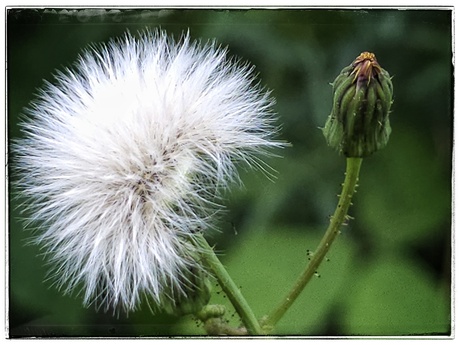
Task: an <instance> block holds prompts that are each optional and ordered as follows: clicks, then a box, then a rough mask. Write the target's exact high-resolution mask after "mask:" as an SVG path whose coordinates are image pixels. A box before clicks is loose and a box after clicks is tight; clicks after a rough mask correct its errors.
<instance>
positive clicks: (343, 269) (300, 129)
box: [7, 8, 453, 337]
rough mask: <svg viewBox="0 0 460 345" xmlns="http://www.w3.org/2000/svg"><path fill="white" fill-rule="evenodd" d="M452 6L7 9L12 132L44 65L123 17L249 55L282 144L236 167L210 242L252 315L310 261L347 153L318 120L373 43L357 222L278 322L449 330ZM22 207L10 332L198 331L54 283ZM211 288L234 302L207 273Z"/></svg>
mask: <svg viewBox="0 0 460 345" xmlns="http://www.w3.org/2000/svg"><path fill="white" fill-rule="evenodd" d="M451 16H452V11H451V10H450V9H446V10H403V11H402V10H396V9H395V10H390V9H370V10H345V9H307V10H301V9H278V10H268V9H262V8H260V9H252V10H233V9H225V10H224V9H222V10H217V9H212V10H211V9H164V10H160V9H127V10H123V9H112V10H110V9H92V10H85V9H78V10H65V9H62V8H61V9H54V10H53V9H48V10H42V9H40V10H39V9H9V10H8V11H7V58H8V61H7V68H8V85H7V91H8V94H7V97H8V135H9V137H10V138H13V137H16V136H18V135H20V134H19V131H18V119H19V115H20V113H21V111H22V109H23V108H24V107H25V106H27V104H28V102H30V101H31V100H32V99H33V97H34V93H35V92H36V89H37V88H38V87H40V86H41V85H42V83H43V80H44V79H48V80H49V79H51V77H52V74H53V73H54V71H55V70H56V69H62V68H64V67H66V66H69V65H70V64H71V63H72V62H73V61H74V60H75V59H76V58H77V56H78V54H79V52H80V51H81V49H82V48H85V47H87V45H88V44H90V43H94V42H101V41H107V40H108V39H109V38H111V37H114V36H120V35H122V34H123V33H124V32H125V31H126V30H127V29H129V30H130V31H131V32H133V33H136V32H137V31H138V30H142V29H144V28H145V27H150V28H157V27H161V28H163V29H165V30H167V31H168V32H169V33H171V34H173V35H175V36H176V37H179V36H180V34H181V33H182V32H183V31H184V30H187V29H189V30H190V33H191V36H192V38H197V39H202V40H204V41H206V40H208V39H216V40H217V42H218V43H220V44H221V45H223V46H228V49H229V52H230V54H231V55H236V56H238V57H240V58H242V59H243V60H248V61H250V62H251V63H253V64H254V65H255V66H256V72H257V73H258V75H259V78H260V80H261V82H262V84H263V85H266V86H267V87H268V88H269V89H271V90H273V96H274V97H275V98H276V100H277V104H276V111H277V112H278V114H279V124H281V125H282V127H283V130H282V133H281V139H283V140H286V141H288V142H290V143H292V147H289V148H286V149H284V150H283V151H282V152H280V153H281V154H282V156H283V158H272V159H270V160H269V161H268V163H269V164H271V165H272V166H273V167H274V168H275V169H276V170H277V171H278V174H277V179H276V180H275V181H274V182H268V181H267V179H266V178H265V176H264V175H263V174H262V173H260V172H255V173H254V172H253V171H246V170H245V169H241V176H242V179H243V182H244V187H243V188H239V187H238V186H235V188H234V189H233V190H231V191H230V192H228V193H227V194H226V197H227V200H228V201H227V204H226V206H227V209H228V211H227V212H226V213H225V214H223V215H222V217H221V220H220V223H219V227H220V229H221V232H213V233H212V234H210V236H209V241H210V242H211V243H213V244H214V243H215V244H216V245H217V248H218V250H219V252H220V253H222V255H221V258H222V261H223V263H224V264H225V265H226V267H227V268H228V271H229V272H230V274H231V275H232V276H233V278H234V280H235V281H236V283H237V284H238V285H240V286H241V289H242V292H243V294H244V295H245V297H246V298H247V299H248V301H249V303H250V304H251V306H253V308H254V311H255V313H256V314H257V316H258V317H262V316H263V315H265V314H266V313H268V312H269V311H270V310H271V309H272V308H273V307H274V306H275V305H276V304H277V303H278V302H279V301H280V299H281V298H282V297H283V296H284V294H285V293H286V292H287V291H288V289H289V288H290V287H291V285H292V283H293V282H294V280H295V279H296V277H297V275H298V274H299V273H300V272H301V271H302V269H303V267H304V266H305V265H306V264H307V262H308V261H307V255H306V252H307V250H308V249H309V250H314V249H315V247H316V245H317V244H318V242H319V240H320V238H321V235H322V233H323V232H324V230H325V228H326V226H327V224H328V216H329V215H331V214H332V212H333V211H334V209H335V206H336V202H337V197H336V194H338V193H339V192H340V184H341V183H342V179H343V172H344V168H345V162H344V159H343V158H342V157H340V156H339V155H338V154H337V153H336V152H334V151H333V150H332V149H330V148H328V147H327V146H326V144H325V140H324V138H323V136H322V133H321V131H320V130H319V129H318V127H321V126H323V125H324V124H325V121H326V118H327V116H328V114H329V112H330V109H331V106H332V93H331V86H330V85H329V83H330V82H332V81H333V80H334V78H335V77H336V75H337V74H338V73H339V72H340V70H341V69H342V68H343V67H345V66H346V65H348V64H350V63H351V62H352V61H353V59H354V58H355V57H356V56H358V55H359V54H360V53H361V52H362V51H371V52H374V53H375V54H376V56H377V59H378V61H379V62H380V64H381V65H382V67H383V68H385V69H386V70H387V71H388V72H389V73H390V74H391V75H392V76H394V78H393V83H394V89H395V95H394V98H395V103H394V106H393V112H392V115H391V125H392V128H393V132H392V135H391V138H390V141H389V144H388V146H387V147H386V148H385V149H384V150H382V151H379V152H377V153H375V154H374V155H372V156H371V157H369V158H366V159H365V161H364V164H363V167H362V172H361V179H360V187H359V190H358V193H357V194H356V195H355V198H354V206H353V207H352V208H351V210H350V214H351V215H352V216H353V217H355V220H353V221H352V222H351V223H350V224H349V225H348V226H347V227H345V228H344V229H343V231H342V235H341V236H339V238H338V239H337V241H336V242H335V243H334V246H333V247H332V249H331V251H330V253H329V254H328V261H326V262H324V263H323V264H322V265H321V267H320V269H319V273H320V277H319V278H315V279H313V281H312V282H311V283H310V284H309V285H308V286H307V288H306V289H305V291H304V292H303V294H302V295H301V298H300V299H299V300H298V301H297V302H296V303H295V304H294V306H293V307H292V308H291V309H290V310H289V312H288V313H287V314H286V315H285V317H284V318H283V319H282V320H281V321H280V323H279V325H278V327H277V329H276V334H289V335H305V336H321V335H323V336H324V335H328V336H340V335H425V334H429V335H446V334H450V332H451V315H450V312H451V297H452V296H451V171H452V143H453V140H452V133H453V67H452V17H451ZM11 178H14V176H11ZM11 194H14V190H11ZM17 207H18V205H17V203H16V202H14V201H10V208H9V212H10V214H9V219H10V223H9V224H10V226H9V290H8V291H9V307H8V308H9V331H10V336H12V337H19V336H113V337H117V336H158V335H163V336H164V335H202V334H203V329H202V328H201V327H200V326H199V325H198V324H197V323H196V322H195V321H194V320H193V318H192V317H185V318H183V319H175V318H173V317H170V316H165V315H156V316H153V315H151V313H150V311H149V309H148V307H147V306H143V308H142V310H141V311H139V312H135V313H132V314H130V316H129V317H128V318H127V317H125V316H124V315H120V317H119V318H116V317H113V316H112V314H111V313H108V314H105V313H103V312H102V311H100V312H96V311H95V310H94V309H93V308H92V307H90V308H88V309H86V308H84V307H82V306H81V299H80V297H79V296H76V297H75V296H70V297H69V296H62V295H61V294H60V293H59V292H58V291H56V290H55V288H54V287H50V286H51V283H50V282H44V277H45V274H46V270H47V269H46V267H44V260H43V258H42V257H41V256H39V253H40V251H39V248H37V247H34V246H26V245H25V244H26V241H27V238H28V236H29V235H30V234H29V233H27V232H26V231H23V225H22V223H21V222H20V220H19V212H18V211H19V210H18V208H17ZM212 302H216V303H224V304H226V305H228V302H227V300H226V298H225V296H223V293H222V292H221V290H220V289H219V288H217V287H216V288H215V290H214V292H213V297H212ZM228 309H229V312H228V315H227V317H228V321H229V322H230V323H231V324H233V325H237V324H238V323H239V320H238V317H237V316H236V315H234V313H233V310H232V309H231V307H230V306H229V307H228Z"/></svg>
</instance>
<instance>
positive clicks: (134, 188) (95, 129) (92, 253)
mask: <svg viewBox="0 0 460 345" xmlns="http://www.w3.org/2000/svg"><path fill="white" fill-rule="evenodd" d="M252 72H253V71H252V68H251V67H250V66H248V65H243V64H241V63H238V62H236V61H235V60H231V59H228V57H227V52H226V51H225V50H224V49H221V48H219V47H217V46H216V45H215V44H214V43H208V44H204V45H201V44H199V43H196V42H190V39H189V35H188V34H186V35H184V36H183V37H182V38H181V40H180V41H179V42H176V41H174V40H173V39H172V38H170V37H168V36H167V35H166V34H165V33H164V32H163V31H153V32H152V31H146V32H143V33H141V34H140V37H139V38H135V37H133V36H131V35H130V34H126V35H125V36H124V37H123V38H122V39H119V40H117V41H111V42H110V43H108V44H102V45H97V46H92V47H91V48H90V49H88V50H86V51H84V52H83V53H82V54H81V56H80V57H79V58H78V60H77V62H76V64H75V65H74V66H73V67H72V68H71V69H66V70H65V71H64V72H59V73H58V74H57V75H56V80H55V81H54V82H53V83H47V84H46V85H45V86H44V87H43V88H42V89H41V91H40V93H39V95H38V97H37V100H35V101H34V102H33V103H31V106H30V107H29V108H28V110H27V111H26V121H24V122H23V123H22V125H21V126H22V130H23V133H24V136H23V138H22V139H18V140H16V142H15V143H14V145H13V149H14V152H15V154H16V156H17V165H16V170H17V172H18V174H19V176H20V180H19V182H18V184H17V185H18V187H19V188H20V191H21V195H23V196H25V197H26V199H27V200H28V201H27V202H26V203H25V204H24V205H23V206H24V207H25V210H26V211H27V212H28V213H29V214H30V218H29V221H30V222H31V223H34V224H39V227H38V229H37V232H36V236H35V241H36V242H37V243H39V244H40V245H42V246H43V248H44V250H45V251H46V253H47V255H48V257H49V258H50V262H52V263H53V265H52V267H53V269H52V271H51V272H52V273H51V277H52V278H53V279H54V281H55V282H56V284H57V286H58V287H59V288H61V289H63V290H64V291H65V292H66V293H71V292H73V291H74V290H75V289H81V291H83V293H84V303H85V304H91V303H95V304H96V306H104V307H105V308H106V309H108V308H120V307H121V308H123V309H124V310H125V311H127V312H128V311H130V310H134V309H136V308H137V307H138V306H139V304H140V302H141V300H142V298H143V296H146V297H147V299H148V300H150V301H153V303H154V304H157V305H161V303H162V301H163V300H164V299H165V298H166V299H167V298H170V296H171V295H172V291H176V292H177V291H182V292H183V293H184V295H186V294H187V289H188V288H189V287H187V286H185V285H186V284H184V281H186V280H187V279H184V272H188V273H190V272H197V271H202V270H203V269H204V268H203V267H202V264H201V263H200V262H199V261H198V260H197V259H196V257H197V255H196V249H195V247H194V245H193V236H195V234H196V233H197V232H198V231H203V230H205V229H208V228H209V227H210V225H211V218H212V216H213V214H214V213H215V211H216V208H218V201H219V198H218V196H219V191H220V190H221V189H222V188H224V187H226V186H227V185H228V182H230V181H235V180H238V176H237V171H236V168H235V163H236V162H238V161H244V162H246V163H248V164H249V165H250V166H256V167H260V164H261V161H260V159H259V158H258V157H260V155H261V154H266V153H268V151H267V150H268V149H270V148H271V147H279V146H282V145H281V144H280V143H279V142H277V141H275V140H273V139H272V138H273V135H274V133H275V131H276V130H275V128H274V127H273V120H274V114H273V112H272V110H271V109H272V105H273V102H272V99H271V98H270V96H269V94H268V92H266V91H263V90H262V89H261V88H260V87H259V86H258V85H257V84H256V83H255V82H254V76H253V73H252ZM30 199H32V201H30Z"/></svg>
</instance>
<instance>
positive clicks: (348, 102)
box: [323, 52, 393, 157]
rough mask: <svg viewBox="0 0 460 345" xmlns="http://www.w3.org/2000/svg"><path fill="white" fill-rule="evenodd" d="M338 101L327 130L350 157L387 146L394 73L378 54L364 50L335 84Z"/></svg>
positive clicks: (335, 144)
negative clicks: (378, 59)
mask: <svg viewBox="0 0 460 345" xmlns="http://www.w3.org/2000/svg"><path fill="white" fill-rule="evenodd" d="M332 87H333V93H334V103H333V106H332V112H331V114H330V115H329V117H328V119H327V122H326V126H325V127H324V128H323V134H324V136H325V137H326V141H327V144H328V145H329V146H332V147H334V148H335V149H337V150H338V151H339V152H341V153H343V154H344V155H345V156H346V157H365V156H368V155H370V154H372V153H373V152H375V151H377V150H379V149H381V148H383V147H385V145H386V144H387V142H388V139H389V137H390V133H391V127H390V119H389V114H390V107H391V104H392V103H393V84H392V82H391V77H390V75H389V74H388V72H387V71H385V70H384V69H383V68H382V67H380V65H379V64H378V62H377V59H376V58H375V55H374V54H372V53H368V52H364V53H361V55H359V56H358V57H357V58H356V59H355V61H353V63H352V64H351V65H350V66H348V67H345V68H344V69H343V70H342V71H341V72H340V74H339V75H338V76H337V78H336V79H335V80H334V83H333V84H332Z"/></svg>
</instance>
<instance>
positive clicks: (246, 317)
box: [196, 235, 261, 335]
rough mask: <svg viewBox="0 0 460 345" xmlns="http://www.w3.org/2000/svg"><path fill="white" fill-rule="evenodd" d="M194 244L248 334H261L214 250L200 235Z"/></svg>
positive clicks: (257, 323) (249, 310) (255, 320)
mask: <svg viewBox="0 0 460 345" xmlns="http://www.w3.org/2000/svg"><path fill="white" fill-rule="evenodd" d="M196 242H197V244H198V245H199V247H200V248H201V249H202V256H203V259H204V260H205V262H206V264H207V265H208V267H209V268H210V270H211V272H212V273H214V276H215V277H216V278H217V281H218V282H219V285H220V286H221V288H222V290H223V291H224V292H225V294H226V295H227V297H228V299H229V300H230V302H231V303H232V305H233V307H234V308H235V310H236V312H237V313H238V315H239V316H240V317H241V320H242V322H243V324H244V326H245V327H246V329H247V331H248V334H249V335H258V334H261V329H260V324H259V321H258V320H257V318H256V316H255V315H254V312H253V311H252V309H251V308H250V307H249V304H248V302H247V301H246V299H245V298H244V296H243V295H242V294H241V291H240V289H239V288H238V286H236V284H235V283H234V281H233V280H232V278H231V277H230V275H229V274H228V272H227V270H226V269H225V267H224V266H223V265H222V263H221V262H220V260H219V258H218V257H217V255H216V254H215V253H214V250H213V249H212V248H211V247H210V246H209V244H208V242H207V241H206V239H205V238H204V237H203V236H202V235H199V236H197V237H196Z"/></svg>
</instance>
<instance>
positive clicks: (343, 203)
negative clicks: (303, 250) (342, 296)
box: [263, 158, 362, 330]
mask: <svg viewBox="0 0 460 345" xmlns="http://www.w3.org/2000/svg"><path fill="white" fill-rule="evenodd" d="M361 162H362V158H347V168H346V173H345V182H344V183H343V185H342V186H343V187H342V193H341V194H340V198H339V203H338V204H337V208H336V209H335V212H334V215H333V216H332V218H331V220H330V223H329V227H328V228H327V230H326V233H325V234H324V236H323V238H322V239H321V242H320V243H319V245H318V248H317V249H316V251H315V252H314V253H313V256H312V257H311V260H310V261H309V265H308V266H307V267H306V268H305V270H304V271H303V273H302V274H301V275H300V277H299V278H298V280H297V282H296V283H295V285H294V286H293V288H292V289H291V291H290V292H289V293H288V294H287V295H286V297H285V298H284V299H283V300H282V302H281V303H280V304H279V306H278V307H277V308H276V309H274V310H273V312H272V313H270V314H269V315H268V316H267V317H266V318H265V320H264V321H263V327H264V329H266V330H270V329H272V328H273V327H274V326H275V325H276V323H277V322H278V321H279V320H280V319H281V317H283V315H284V314H285V313H286V311H287V310H288V309H289V308H290V307H291V305H292V304H293V303H294V301H295V300H296V299H297V297H298V296H299V295H300V293H301V292H302V291H303V289H304V288H305V286H306V285H307V283H308V282H309V281H310V279H311V278H312V277H313V275H314V274H315V273H316V271H317V269H318V267H319V265H320V264H321V262H322V260H323V259H324V257H325V256H326V254H327V252H328V250H329V248H331V245H332V242H333V241H334V239H335V238H336V236H337V234H338V233H339V230H340V227H341V225H342V224H343V223H344V221H345V220H346V217H347V212H348V208H349V207H350V205H351V199H352V197H353V194H354V192H355V187H356V185H357V183H358V177H359V170H360V168H361Z"/></svg>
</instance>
